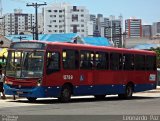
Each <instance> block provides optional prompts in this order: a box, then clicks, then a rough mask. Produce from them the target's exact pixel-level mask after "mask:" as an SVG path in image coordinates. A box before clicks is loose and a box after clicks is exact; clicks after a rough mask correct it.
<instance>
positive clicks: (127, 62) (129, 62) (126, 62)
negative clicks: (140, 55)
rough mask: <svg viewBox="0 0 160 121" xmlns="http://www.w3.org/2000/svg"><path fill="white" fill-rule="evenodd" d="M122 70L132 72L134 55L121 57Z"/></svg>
mask: <svg viewBox="0 0 160 121" xmlns="http://www.w3.org/2000/svg"><path fill="white" fill-rule="evenodd" d="M123 68H124V70H134V55H133V54H124V55H123Z"/></svg>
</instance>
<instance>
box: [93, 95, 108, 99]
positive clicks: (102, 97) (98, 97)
mask: <svg viewBox="0 0 160 121" xmlns="http://www.w3.org/2000/svg"><path fill="white" fill-rule="evenodd" d="M94 97H95V98H96V99H98V100H102V99H104V98H105V97H106V95H94Z"/></svg>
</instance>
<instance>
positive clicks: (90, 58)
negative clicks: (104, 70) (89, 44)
mask: <svg viewBox="0 0 160 121" xmlns="http://www.w3.org/2000/svg"><path fill="white" fill-rule="evenodd" d="M93 67H94V53H93V52H91V51H81V52H80V68H81V69H93Z"/></svg>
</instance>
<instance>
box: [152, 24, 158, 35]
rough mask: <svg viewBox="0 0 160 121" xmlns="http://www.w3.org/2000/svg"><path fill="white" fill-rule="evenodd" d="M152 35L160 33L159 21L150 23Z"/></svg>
mask: <svg viewBox="0 0 160 121" xmlns="http://www.w3.org/2000/svg"><path fill="white" fill-rule="evenodd" d="M152 35H153V36H156V35H160V22H154V23H153V25H152Z"/></svg>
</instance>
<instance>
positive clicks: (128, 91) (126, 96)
mask: <svg viewBox="0 0 160 121" xmlns="http://www.w3.org/2000/svg"><path fill="white" fill-rule="evenodd" d="M132 94H133V86H132V85H130V84H129V85H127V87H126V90H125V94H118V97H119V98H123V99H130V98H132Z"/></svg>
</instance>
